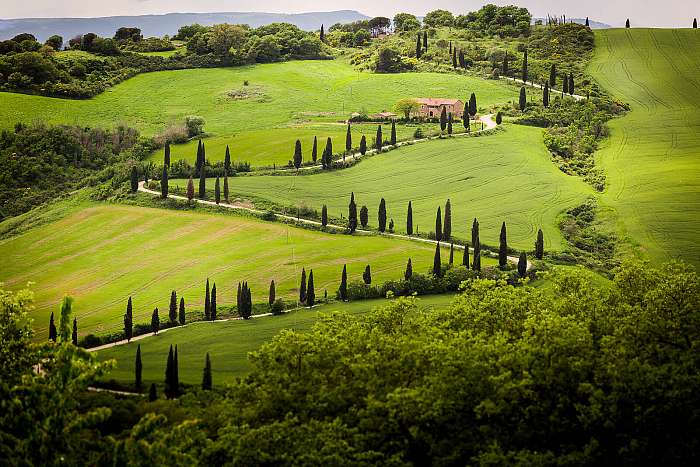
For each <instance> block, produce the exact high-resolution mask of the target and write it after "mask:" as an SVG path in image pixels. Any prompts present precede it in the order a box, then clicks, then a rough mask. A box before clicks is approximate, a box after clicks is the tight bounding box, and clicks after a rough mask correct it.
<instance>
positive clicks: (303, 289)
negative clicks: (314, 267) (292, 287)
mask: <svg viewBox="0 0 700 467" xmlns="http://www.w3.org/2000/svg"><path fill="white" fill-rule="evenodd" d="M299 303H300V304H302V305H303V304H304V303H306V269H304V268H301V281H300V282H299Z"/></svg>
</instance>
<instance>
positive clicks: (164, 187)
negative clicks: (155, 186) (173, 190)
mask: <svg viewBox="0 0 700 467" xmlns="http://www.w3.org/2000/svg"><path fill="white" fill-rule="evenodd" d="M160 196H161V198H163V199H165V198H167V197H168V166H167V165H164V166H163V173H162V175H161V177H160Z"/></svg>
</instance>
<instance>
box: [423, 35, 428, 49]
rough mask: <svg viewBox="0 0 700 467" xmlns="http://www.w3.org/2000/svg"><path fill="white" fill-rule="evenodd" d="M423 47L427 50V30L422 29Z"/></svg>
mask: <svg viewBox="0 0 700 467" xmlns="http://www.w3.org/2000/svg"><path fill="white" fill-rule="evenodd" d="M423 48H424V49H425V50H428V31H423Z"/></svg>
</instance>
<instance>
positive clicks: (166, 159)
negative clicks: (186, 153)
mask: <svg viewBox="0 0 700 467" xmlns="http://www.w3.org/2000/svg"><path fill="white" fill-rule="evenodd" d="M163 164H165V165H167V166H168V168H170V143H168V142H166V143H165V154H163Z"/></svg>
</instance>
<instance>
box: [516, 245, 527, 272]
mask: <svg viewBox="0 0 700 467" xmlns="http://www.w3.org/2000/svg"><path fill="white" fill-rule="evenodd" d="M525 274H527V255H526V254H525V252H524V251H523V252H522V253H520V257H519V258H518V275H519V276H520V277H525Z"/></svg>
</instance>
